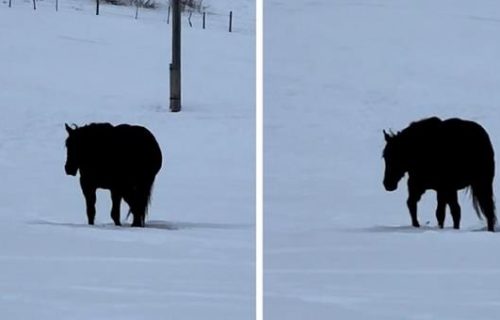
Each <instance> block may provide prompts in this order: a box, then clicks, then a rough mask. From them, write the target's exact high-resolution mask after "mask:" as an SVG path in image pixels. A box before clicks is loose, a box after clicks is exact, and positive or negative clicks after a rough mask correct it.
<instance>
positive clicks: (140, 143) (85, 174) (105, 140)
mask: <svg viewBox="0 0 500 320" xmlns="http://www.w3.org/2000/svg"><path fill="white" fill-rule="evenodd" d="M65 126H66V131H67V132H68V135H69V136H68V138H67V139H66V148H67V159H66V165H65V170H66V174H68V175H72V176H75V175H76V173H77V171H78V170H79V171H80V185H81V187H82V191H83V195H84V196H85V201H86V205H87V217H88V223H89V224H94V218H95V212H96V210H95V202H96V194H95V193H96V189H97V188H102V189H109V190H110V191H111V199H112V202H113V205H112V209H111V218H112V219H113V221H114V223H115V224H116V225H120V203H121V199H122V198H123V199H124V200H125V202H126V203H127V204H128V205H129V207H130V211H129V213H132V215H133V218H134V219H133V223H132V226H135V227H143V226H144V220H145V217H146V214H147V208H148V205H149V200H150V196H151V190H152V187H153V182H154V180H155V176H156V174H157V173H158V171H160V168H161V164H162V154H161V150H160V147H159V145H158V143H157V142H156V139H155V138H154V136H153V135H152V134H151V132H150V131H148V130H147V129H146V128H144V127H141V126H132V125H127V124H121V125H118V126H113V125H111V124H109V123H92V124H89V125H86V126H83V127H76V126H75V127H74V128H71V127H69V126H68V125H67V124H66V125H65Z"/></svg>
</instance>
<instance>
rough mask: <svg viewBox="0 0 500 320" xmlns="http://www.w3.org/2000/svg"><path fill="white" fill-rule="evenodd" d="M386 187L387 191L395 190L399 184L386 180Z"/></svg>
mask: <svg viewBox="0 0 500 320" xmlns="http://www.w3.org/2000/svg"><path fill="white" fill-rule="evenodd" d="M384 187H385V190H387V191H394V190H396V189H397V188H398V184H397V183H389V182H386V181H384Z"/></svg>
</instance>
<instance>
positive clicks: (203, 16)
mask: <svg viewBox="0 0 500 320" xmlns="http://www.w3.org/2000/svg"><path fill="white" fill-rule="evenodd" d="M205 14H206V12H203V29H205Z"/></svg>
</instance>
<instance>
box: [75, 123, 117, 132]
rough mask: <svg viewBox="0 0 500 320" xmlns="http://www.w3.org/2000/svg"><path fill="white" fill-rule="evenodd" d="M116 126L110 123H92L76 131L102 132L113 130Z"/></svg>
mask: <svg viewBox="0 0 500 320" xmlns="http://www.w3.org/2000/svg"><path fill="white" fill-rule="evenodd" d="M113 127H114V126H113V125H112V124H111V123H108V122H104V123H95V122H93V123H90V124H87V125H84V126H82V127H76V129H77V130H78V131H79V132H88V131H93V132H95V131H102V130H109V129H111V128H113Z"/></svg>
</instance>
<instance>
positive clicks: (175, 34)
mask: <svg viewBox="0 0 500 320" xmlns="http://www.w3.org/2000/svg"><path fill="white" fill-rule="evenodd" d="M170 111H172V112H179V111H181V7H180V0H172V63H171V64H170Z"/></svg>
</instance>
